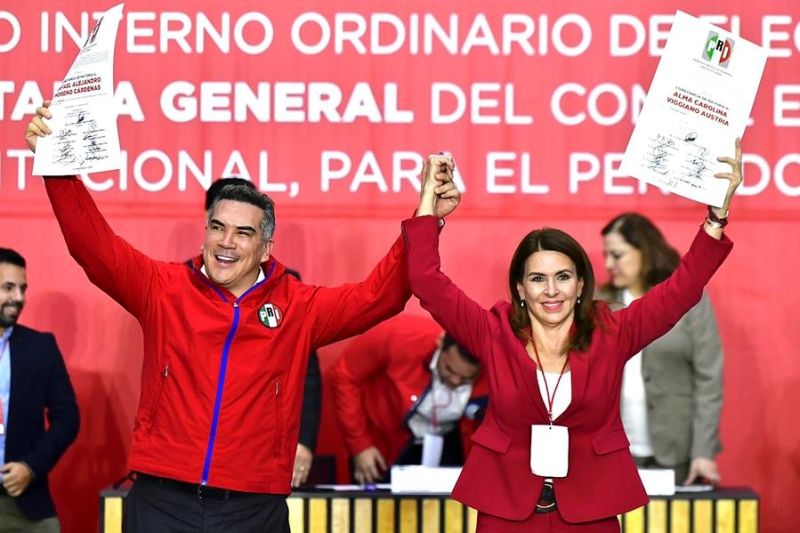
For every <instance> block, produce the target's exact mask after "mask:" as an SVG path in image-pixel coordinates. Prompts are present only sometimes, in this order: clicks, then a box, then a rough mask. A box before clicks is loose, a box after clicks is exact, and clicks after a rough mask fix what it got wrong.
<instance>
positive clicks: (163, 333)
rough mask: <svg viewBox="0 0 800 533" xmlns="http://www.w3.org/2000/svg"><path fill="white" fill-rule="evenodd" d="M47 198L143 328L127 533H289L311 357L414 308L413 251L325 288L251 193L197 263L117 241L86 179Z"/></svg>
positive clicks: (49, 182)
mask: <svg viewBox="0 0 800 533" xmlns="http://www.w3.org/2000/svg"><path fill="white" fill-rule="evenodd" d="M48 105H49V103H48V102H45V104H44V105H43V106H42V107H40V108H38V109H37V116H36V117H34V119H33V120H32V121H31V122H30V123H29V124H28V126H27V129H26V133H25V138H26V141H27V143H28V146H29V147H30V148H31V150H35V148H36V141H37V138H38V137H43V136H45V135H48V134H50V133H51V130H50V128H49V127H48V126H47V124H46V123H45V122H44V120H43V119H44V118H50V117H51V113H50V111H49V110H48V109H47V107H48ZM434 167H435V168H434V170H437V171H441V170H442V169H452V162H451V161H450V160H449V159H447V158H441V159H440V160H437V161H436V164H435V165H434ZM423 172H424V171H423ZM45 188H46V190H47V194H48V197H49V198H50V202H51V204H52V206H53V211H54V212H55V215H56V218H57V219H58V223H59V225H60V227H61V231H62V233H63V235H64V240H65V241H66V244H67V247H68V249H69V251H70V254H71V255H72V256H73V257H74V258H75V260H76V261H77V262H78V263H79V264H80V265H81V267H83V269H84V270H85V271H86V274H87V276H88V277H89V279H90V280H91V281H92V283H94V284H95V285H97V286H98V287H99V288H100V289H102V290H103V291H104V292H106V293H107V294H108V295H109V296H111V297H112V298H113V299H115V300H116V301H117V302H118V303H119V304H120V305H122V306H123V307H124V308H125V309H126V310H127V311H128V312H130V313H131V314H132V315H133V316H134V317H136V319H137V320H138V321H139V323H140V325H141V327H142V332H143V336H144V339H143V344H144V358H143V362H142V389H141V395H140V398H139V406H138V409H137V412H136V418H135V420H134V430H133V442H132V444H131V450H130V458H129V463H130V467H131V470H133V471H135V472H137V473H138V477H137V479H136V482H135V483H134V485H133V488H132V489H131V491H130V492H129V494H128V497H127V499H126V504H125V516H124V524H125V529H126V531H128V532H142V533H145V532H146V533H150V532H153V531H186V530H188V531H236V532H237V533H238V532H263V531H270V532H286V533H288V532H289V522H288V508H287V506H286V500H285V498H286V495H287V494H289V492H290V491H291V486H290V484H291V479H292V465H293V462H294V455H295V446H296V444H297V435H298V426H299V418H300V416H299V415H300V407H301V403H302V392H303V380H304V376H305V374H306V366H307V363H308V354H309V353H310V352H311V350H312V349H314V348H317V347H320V346H324V345H326V344H329V343H332V342H336V341H338V340H341V339H344V338H347V337H350V336H352V335H356V334H358V333H361V332H363V331H365V330H366V329H368V328H370V327H371V326H373V325H375V324H377V323H378V322H380V321H381V320H385V319H386V318H388V317H390V316H392V315H394V314H397V313H398V312H399V311H400V310H402V309H403V307H404V305H405V302H406V301H407V299H408V297H409V288H408V281H407V273H406V269H405V254H406V251H405V248H404V245H403V241H402V239H398V240H397V241H396V242H395V244H394V245H393V246H392V248H391V250H390V251H389V253H388V254H387V255H386V256H385V257H384V258H383V259H382V260H381V261H380V262H379V263H378V265H377V266H376V267H375V268H374V269H373V271H372V272H371V273H370V275H369V276H368V277H367V279H366V280H364V281H362V282H360V283H354V284H349V285H344V286H341V287H337V288H325V287H315V286H312V285H306V284H303V283H301V282H300V281H299V280H297V279H295V278H294V277H292V276H288V275H286V269H285V268H284V266H283V265H282V264H280V263H279V262H278V261H277V260H276V259H275V258H274V257H272V255H271V254H272V247H273V232H274V229H275V215H274V207H273V203H272V201H271V200H270V199H269V198H268V197H266V196H265V195H263V194H261V193H259V192H257V191H254V190H252V189H250V188H248V187H232V188H230V189H226V190H223V191H222V192H221V193H220V195H219V196H218V197H217V199H216V200H215V202H214V204H213V205H212V206H211V208H210V209H209V210H208V216H207V220H206V232H205V239H204V241H203V246H202V254H201V255H200V256H198V257H195V258H194V259H192V260H190V261H187V262H186V263H184V264H177V263H165V262H160V261H155V260H153V259H150V258H149V257H147V256H145V255H144V254H142V253H141V252H139V251H137V250H135V249H134V248H133V247H132V246H131V245H130V244H128V243H127V242H126V241H125V240H123V239H122V238H120V237H118V236H117V235H115V234H114V232H113V231H112V230H111V228H110V227H109V226H108V224H107V223H106V221H105V219H104V218H103V216H102V215H101V214H100V212H99V211H98V209H97V206H96V205H95V204H94V202H93V201H92V198H91V196H90V195H89V193H88V191H87V190H86V188H85V187H84V186H83V185H82V183H81V182H80V181H79V180H78V179H77V178H76V177H74V176H68V177H61V178H49V179H46V180H45ZM437 193H438V194H439V195H440V196H439V197H438V198H439V199H438V200H437V201H436V205H437V206H438V208H437V211H436V212H437V213H438V214H440V215H441V216H445V215H447V214H449V213H450V212H451V211H452V210H453V209H454V208H455V207H456V205H457V204H458V201H459V193H458V191H457V190H456V189H455V187H454V186H453V184H452V181H451V180H445V181H443V182H442V185H441V187H440V188H439V189H438V191H437Z"/></svg>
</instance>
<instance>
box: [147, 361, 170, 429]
mask: <svg viewBox="0 0 800 533" xmlns="http://www.w3.org/2000/svg"><path fill="white" fill-rule="evenodd" d="M159 374H161V384H160V385H159V387H158V394H157V395H156V397H155V399H154V400H153V406H152V407H151V408H150V429H153V426H155V419H156V411H157V410H158V406H159V404H160V403H161V396H163V395H164V387H166V386H167V378H169V363H164V366H163V367H162V368H161V372H159Z"/></svg>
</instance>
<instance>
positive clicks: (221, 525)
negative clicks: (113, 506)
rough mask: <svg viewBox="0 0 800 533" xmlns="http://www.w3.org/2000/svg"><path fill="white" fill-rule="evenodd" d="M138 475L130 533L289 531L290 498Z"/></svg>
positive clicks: (127, 525)
mask: <svg viewBox="0 0 800 533" xmlns="http://www.w3.org/2000/svg"><path fill="white" fill-rule="evenodd" d="M196 487H197V485H194V486H193V485H191V484H189V483H181V482H178V481H174V480H169V479H162V478H156V477H152V476H145V475H139V476H138V478H137V479H136V481H135V482H134V483H133V487H132V488H131V490H130V491H129V492H128V496H127V497H126V498H125V513H124V516H123V527H122V529H123V531H125V532H126V533H154V532H159V533H161V532H163V533H198V532H202V533H218V532H219V533H233V532H236V533H240V532H241V533H289V509H288V507H287V506H286V496H284V495H281V494H255V493H246V492H235V491H226V490H221V489H210V490H209V489H206V491H205V492H204V493H203V495H202V497H200V496H199V495H198V492H197V490H196Z"/></svg>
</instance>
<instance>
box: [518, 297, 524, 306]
mask: <svg viewBox="0 0 800 533" xmlns="http://www.w3.org/2000/svg"><path fill="white" fill-rule="evenodd" d="M519 306H520V307H525V300H523V299H522V298H520V299H519Z"/></svg>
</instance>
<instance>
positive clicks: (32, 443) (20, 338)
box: [0, 248, 80, 533]
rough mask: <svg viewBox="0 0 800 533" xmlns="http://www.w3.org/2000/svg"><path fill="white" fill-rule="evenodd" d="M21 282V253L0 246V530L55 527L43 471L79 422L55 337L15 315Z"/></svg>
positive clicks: (37, 532)
mask: <svg viewBox="0 0 800 533" xmlns="http://www.w3.org/2000/svg"><path fill="white" fill-rule="evenodd" d="M27 289H28V281H27V273H26V265H25V259H24V258H23V257H22V256H21V255H20V254H19V253H17V252H16V251H14V250H11V249H9V248H0V533H5V532H11V531H14V532H16V531H25V532H32V533H54V532H58V531H59V530H60V527H59V522H58V518H57V517H56V509H55V506H54V505H53V499H52V497H51V496H50V487H49V486H48V474H49V473H50V471H51V470H52V469H53V467H55V465H56V463H57V462H58V460H59V459H60V458H61V456H62V455H64V452H65V451H66V450H67V448H69V446H70V445H71V444H72V442H73V441H74V440H75V437H76V436H77V435H78V428H79V426H80V415H79V413H78V405H77V403H76V402H75V392H74V391H73V390H72V383H71V382H70V379H69V375H68V374H67V369H66V367H65V365H64V359H63V358H62V357H61V352H60V351H59V349H58V345H57V344H56V339H55V337H53V334H52V333H43V332H39V331H36V330H33V329H30V328H27V327H25V326H23V325H22V324H19V323H18V320H19V315H20V313H22V309H23V308H24V307H25V298H26V291H27Z"/></svg>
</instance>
